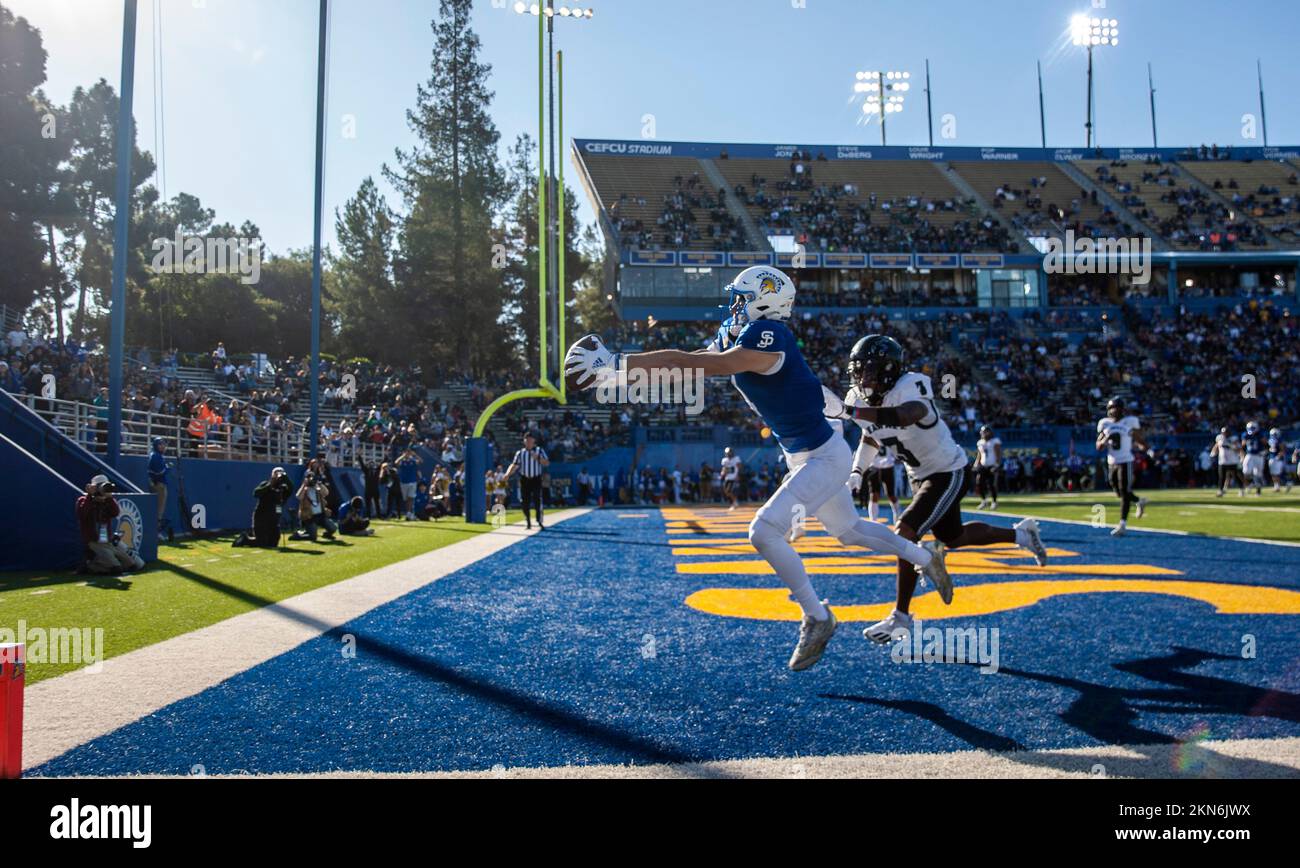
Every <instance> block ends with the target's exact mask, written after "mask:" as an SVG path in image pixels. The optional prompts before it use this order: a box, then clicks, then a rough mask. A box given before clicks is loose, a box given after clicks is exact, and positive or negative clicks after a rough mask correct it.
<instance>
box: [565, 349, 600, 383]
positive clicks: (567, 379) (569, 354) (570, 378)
mask: <svg viewBox="0 0 1300 868" xmlns="http://www.w3.org/2000/svg"><path fill="white" fill-rule="evenodd" d="M600 345H601V340H600V338H599V337H598V336H596V335H587V336H586V337H584V338H581V339H579V340H578V341H577V342H575V343H574V345H573V346H571V347H569V351H568V352H567V353H565V354H564V368H565V370H566V371H567V370H568V368H569V359H571V358H572V357H573V351H574V350H576V349H577V348H578V347H582V348H583V349H585V350H594V349H597V348H598V347H599V346H600ZM564 384H565V388H566V390H568V391H570V392H581V391H582V390H583V389H589V388H591V387H592V386H594V385H595V384H596V378H595V377H588V378H587V380H586V382H585V383H583V384H582V385H578V378H577V377H576V376H570V375H568V374H565V376H564Z"/></svg>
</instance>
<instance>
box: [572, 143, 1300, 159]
mask: <svg viewBox="0 0 1300 868" xmlns="http://www.w3.org/2000/svg"><path fill="white" fill-rule="evenodd" d="M573 144H574V147H575V148H576V149H577V150H578V152H579V153H580V154H583V155H591V156H616V157H694V158H696V159H700V160H721V159H728V158H734V159H745V160H789V159H791V158H792V157H793V156H794V155H795V154H796V153H799V154H806V155H807V158H809V159H814V160H818V159H826V160H920V161H925V162H945V161H949V160H955V161H958V162H996V163H1014V162H1021V161H1024V162H1054V163H1065V162H1071V161H1074V160H1086V159H1104V160H1146V159H1149V158H1152V157H1155V158H1158V159H1160V160H1185V159H1194V151H1195V148H1098V149H1096V150H1093V151H1085V150H1083V149H1071V148H989V147H980V148H926V147H917V146H913V145H902V146H890V147H880V148H876V147H868V146H865V145H801V144H782V145H755V144H727V143H722V142H660V141H655V140H653V139H651V140H645V139H575V140H574V143H573ZM1232 157H1233V159H1234V160H1294V159H1300V145H1295V146H1284V147H1273V148H1233V150H1232Z"/></svg>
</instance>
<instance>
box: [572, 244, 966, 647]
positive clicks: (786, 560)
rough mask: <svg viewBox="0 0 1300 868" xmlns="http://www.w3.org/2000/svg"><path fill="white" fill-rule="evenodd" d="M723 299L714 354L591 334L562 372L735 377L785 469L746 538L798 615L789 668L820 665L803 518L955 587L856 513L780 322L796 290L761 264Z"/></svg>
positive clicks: (828, 616)
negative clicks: (795, 536) (628, 347)
mask: <svg viewBox="0 0 1300 868" xmlns="http://www.w3.org/2000/svg"><path fill="white" fill-rule="evenodd" d="M727 292H728V294H729V301H730V306H729V309H730V321H729V322H728V323H726V324H724V326H723V328H722V329H720V330H719V340H718V341H717V342H716V345H715V346H713V347H711V348H710V350H712V351H709V350H705V351H695V352H690V351H685V350H658V351H654V352H646V353H635V354H631V355H616V354H615V353H613V352H611V351H610V350H609V349H608V348H606V347H605V346H604V344H602V343H600V341H599V338H595V339H594V340H593V337H592V336H588V337H586V338H583V339H582V340H581V341H579V342H578V343H577V344H574V346H573V347H572V348H571V349H570V350H569V353H568V355H567V356H566V357H565V374H566V376H568V377H570V379H571V382H577V383H578V385H579V386H580V387H581V388H584V389H587V388H595V387H598V386H603V385H608V384H609V383H610V382H612V381H613V382H616V381H617V380H618V379H619V378H620V377H624V378H625V377H627V376H628V375H629V373H630V372H634V371H638V370H640V371H654V372H659V373H660V374H661V375H662V374H670V375H671V374H672V373H674V372H681V374H683V375H690V372H692V371H693V372H695V374H696V375H698V376H705V377H712V376H729V377H731V381H732V383H733V384H734V385H735V387H736V388H737V389H738V390H739V392H740V394H741V396H742V397H743V398H744V399H745V401H746V402H748V404H749V405H750V407H751V408H753V410H754V411H755V412H756V413H757V414H758V415H759V416H761V417H762V419H763V422H764V423H765V424H766V425H767V427H769V428H770V429H771V430H772V433H773V435H774V436H775V437H776V439H777V442H778V443H779V444H780V446H781V449H782V450H783V451H784V453H785V458H786V464H787V466H788V467H789V473H788V474H787V475H786V477H785V479H784V481H782V483H781V485H780V487H779V488H777V490H776V493H775V494H773V495H772V497H771V498H769V499H768V501H767V503H765V504H764V505H763V506H762V507H760V508H759V510H758V513H757V514H756V515H755V516H754V520H753V522H752V523H751V524H750V526H749V539H750V542H752V543H753V545H754V548H755V549H756V550H757V551H758V553H759V554H761V555H762V556H763V558H764V559H765V560H766V561H767V562H768V563H769V564H771V565H772V569H774V570H775V571H776V574H777V575H778V576H780V577H781V580H782V581H783V582H785V584H786V585H787V586H788V587H789V588H790V593H791V595H792V596H793V597H794V599H795V601H796V602H797V603H798V604H799V607H800V609H802V610H803V621H802V624H801V625H800V630H799V642H798V645H797V646H796V647H795V650H794V654H793V655H792V656H791V657H790V664H789V665H790V668H791V669H793V670H795V671H798V670H802V669H807V668H808V667H810V666H812V665H814V664H815V663H816V662H817V661H818V660H820V659H821V656H822V653H823V652H824V651H825V649H826V644H827V642H829V641H830V638H831V636H832V635H833V634H834V632H835V628H836V626H837V621H836V619H835V615H834V614H833V613H832V612H831V610H830V609H829V608H828V607H827V605H826V601H825V600H821V599H819V597H818V594H817V593H816V591H815V590H814V589H813V586H812V582H811V581H810V580H809V578H808V572H807V570H806V569H805V568H804V565H803V561H802V560H801V559H800V557H799V554H798V553H797V552H796V551H795V549H794V547H793V546H792V545H791V543H790V540H789V538H790V533H791V530H792V527H793V526H795V525H796V524H797V523H798V522H800V521H802V519H803V517H805V516H810V515H813V516H816V517H817V518H818V519H819V520H820V521H821V523H822V525H823V527H825V528H826V530H827V531H828V532H829V533H830V534H831V535H832V536H834V537H835V538H836V539H838V540H839V541H840V542H841V543H843V544H844V545H851V546H862V547H863V548H869V549H873V550H875V551H877V552H880V553H882V554H887V555H892V556H895V557H898V558H901V559H903V560H905V561H908V562H909V563H912V564H915V565H916V566H917V567H918V568H919V569H920V570H921V571H922V573H923V574H924V575H925V576H926V578H927V579H928V580H929V581H930V583H931V584H932V585H933V586H934V587H935V588H936V589H937V590H938V591H939V592H940V595H941V596H943V597H944V599H945V600H951V599H952V580H951V579H950V578H949V576H948V573H947V569H946V567H945V565H944V559H943V553H942V549H941V548H940V547H939V546H937V545H936V544H935V543H926V544H924V545H917V544H916V543H914V542H911V541H909V540H906V539H903V538H902V537H901V536H899V535H898V534H896V533H894V532H892V531H890V530H889V529H888V528H886V527H883V526H881V525H879V524H877V523H875V522H869V521H867V520H865V519H863V518H862V517H861V516H859V515H858V511H857V509H856V508H855V507H854V504H853V494H852V492H851V491H850V489H849V487H848V484H847V483H848V479H849V471H850V469H851V467H852V461H853V456H852V454H851V452H850V450H849V445H848V442H847V441H846V440H845V439H844V438H843V436H837V435H836V434H835V431H834V429H833V428H832V427H831V424H830V423H829V422H828V421H827V419H826V416H825V413H824V412H823V411H824V407H825V394H824V390H823V388H822V384H821V382H820V381H819V380H818V379H817V376H816V375H815V374H814V373H813V371H812V369H811V368H809V367H808V363H807V362H806V361H805V360H804V357H803V353H802V352H800V350H799V343H798V341H797V340H796V338H795V336H794V334H793V333H792V332H791V331H790V329H789V327H788V326H787V325H786V321H787V320H789V319H790V316H791V314H792V313H793V309H794V299H795V286H794V283H793V282H792V281H791V280H790V278H789V277H787V276H786V275H785V274H784V273H782V272H781V271H779V270H777V269H775V268H771V267H767V266H759V267H756V268H749V269H746V270H745V271H742V272H741V273H740V274H739V275H738V276H737V277H736V279H735V281H734V282H733V283H732V284H731V285H730V286H728V287H727Z"/></svg>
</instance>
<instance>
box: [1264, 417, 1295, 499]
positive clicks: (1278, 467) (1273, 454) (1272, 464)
mask: <svg viewBox="0 0 1300 868" xmlns="http://www.w3.org/2000/svg"><path fill="white" fill-rule="evenodd" d="M1267 467H1268V476H1269V479H1271V480H1272V482H1273V491H1275V492H1276V491H1281V490H1282V486H1283V485H1286V490H1287V493H1288V494H1289V493H1290V492H1291V479H1290V478H1289V477H1288V476H1287V474H1286V443H1285V442H1284V441H1283V440H1282V429H1281V428H1272V429H1270V430H1269V432H1268V465H1267Z"/></svg>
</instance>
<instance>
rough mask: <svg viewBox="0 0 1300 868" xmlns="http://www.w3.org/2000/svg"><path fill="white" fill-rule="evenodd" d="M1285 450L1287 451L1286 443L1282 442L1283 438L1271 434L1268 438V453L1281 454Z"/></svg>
mask: <svg viewBox="0 0 1300 868" xmlns="http://www.w3.org/2000/svg"><path fill="white" fill-rule="evenodd" d="M1285 451H1286V444H1285V443H1283V442H1282V439H1281V438H1280V437H1274V436H1273V435H1271V434H1270V435H1269V438H1268V454H1269V455H1281V454H1282V453H1283V452H1285Z"/></svg>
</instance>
